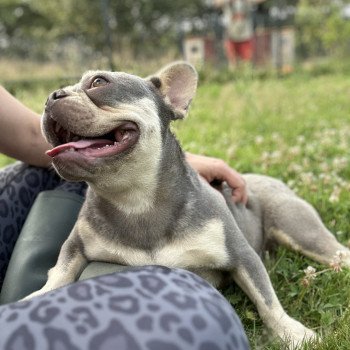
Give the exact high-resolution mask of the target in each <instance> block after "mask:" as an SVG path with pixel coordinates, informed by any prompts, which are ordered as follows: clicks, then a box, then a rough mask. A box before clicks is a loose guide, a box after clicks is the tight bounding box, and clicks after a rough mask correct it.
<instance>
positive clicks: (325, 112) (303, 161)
mask: <svg viewBox="0 0 350 350" xmlns="http://www.w3.org/2000/svg"><path fill="white" fill-rule="evenodd" d="M332 73H333V74H324V75H322V74H319V75H316V76H312V75H311V74H305V75H303V74H300V73H299V74H295V75H291V76H289V77H285V78H282V79H278V78H276V77H273V76H271V77H267V78H266V79H262V78H250V77H249V76H244V77H241V78H240V79H239V78H235V79H234V80H233V81H232V82H230V81H227V79H226V80H225V79H224V81H225V83H221V84H220V83H218V82H217V83H215V82H209V81H205V82H204V83H202V84H201V85H200V87H199V90H198V95H197V97H196V99H195V100H194V102H193V105H192V109H191V112H190V115H189V117H188V118H187V119H186V120H184V121H182V122H176V124H174V126H173V128H174V130H175V132H176V134H177V135H178V138H179V139H180V141H181V143H182V144H183V146H184V148H185V150H187V151H190V152H194V153H201V154H206V155H210V156H216V157H220V158H222V159H224V160H226V161H227V162H228V163H229V164H230V165H231V166H232V167H234V168H235V169H237V170H238V171H240V172H256V173H261V174H268V175H271V176H275V177H278V178H280V179H282V180H284V181H285V182H287V183H288V184H289V185H290V186H291V187H292V188H293V189H294V190H295V191H296V192H297V193H298V194H299V195H300V196H302V197H303V198H305V199H306V200H308V201H309V202H310V203H312V204H313V205H314V206H315V207H316V209H317V210H318V212H319V213H320V215H321V216H322V218H323V220H324V222H325V224H326V226H327V227H328V228H329V229H330V230H331V231H332V232H334V234H335V235H336V236H337V238H338V239H339V240H340V241H341V242H343V243H344V244H348V241H349V239H350V215H349V214H350V195H349V193H350V152H349V150H350V115H349V111H350V99H349V95H350V81H349V79H347V77H344V76H343V75H342V74H340V73H339V74H337V73H334V72H332ZM216 81H218V80H216ZM12 91H14V92H15V93H16V95H17V97H18V98H19V99H21V100H22V101H23V102H24V103H25V104H27V105H28V106H29V107H31V108H33V109H34V110H36V111H37V112H41V111H42V108H43V105H44V102H45V100H46V96H47V95H48V93H49V91H47V88H46V87H40V86H39V87H37V86H36V87H35V88H30V89H29V88H28V89H26V88H22V89H19V88H18V85H16V86H14V87H13V88H12ZM6 161H7V160H6ZM3 162H4V158H0V165H1V164H4V163H3ZM266 265H267V268H268V271H269V273H270V276H271V279H272V282H273V285H274V286H275V289H276V291H277V294H278V297H279V298H280V301H281V303H282V305H283V306H284V307H285V309H286V310H287V312H288V313H289V314H290V315H291V316H292V317H294V318H296V319H298V320H299V321H301V322H302V323H304V324H305V325H306V326H308V327H311V328H313V329H314V330H316V331H317V332H318V334H320V335H322V342H320V343H318V344H313V345H307V346H305V349H318V350H332V349H344V350H345V349H349V348H350V326H349V324H350V311H349V301H350V272H349V270H343V271H342V272H339V273H335V272H333V271H328V272H325V273H323V274H321V275H320V276H318V277H317V278H316V279H315V280H313V281H312V283H311V284H310V285H309V286H308V287H305V286H303V285H302V284H301V281H302V279H303V276H304V272H303V270H304V269H305V268H306V267H307V266H309V265H312V266H314V267H315V268H316V269H317V270H318V271H319V270H322V269H324V268H325V267H324V266H321V265H319V264H316V263H314V262H313V261H311V260H309V259H307V258H304V257H303V256H301V255H299V254H296V253H292V252H289V251H287V250H285V249H283V248H279V249H278V250H277V252H275V253H273V254H270V256H269V258H268V259H267V260H266ZM223 292H224V294H225V296H226V297H227V298H228V300H229V301H230V302H231V303H232V305H234V307H235V308H236V310H237V312H238V313H239V316H240V317H241V319H242V321H243V324H244V326H245V329H246V331H247V334H248V336H249V339H250V342H251V346H252V348H253V349H284V348H285V347H284V346H283V345H281V344H280V343H278V341H271V339H270V338H269V337H268V336H267V334H266V332H265V330H264V328H263V326H262V323H261V321H260V319H259V317H258V315H257V313H256V310H255V308H254V306H253V305H252V303H251V302H250V301H249V300H248V299H247V297H246V296H245V295H244V294H243V293H242V292H240V291H239V290H238V289H237V288H235V287H233V286H232V287H231V288H229V289H228V290H225V291H223Z"/></svg>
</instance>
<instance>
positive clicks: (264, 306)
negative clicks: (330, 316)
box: [233, 247, 315, 348]
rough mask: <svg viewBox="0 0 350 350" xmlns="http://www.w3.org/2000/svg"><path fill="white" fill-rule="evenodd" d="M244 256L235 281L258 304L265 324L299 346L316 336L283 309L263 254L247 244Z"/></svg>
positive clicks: (290, 344) (285, 339)
mask: <svg viewBox="0 0 350 350" xmlns="http://www.w3.org/2000/svg"><path fill="white" fill-rule="evenodd" d="M241 253H242V257H243V259H242V260H241V261H240V264H239V266H238V267H237V268H235V269H234V270H233V278H234V280H235V282H236V283H237V284H238V285H239V286H240V287H241V288H242V290H243V291H244V292H245V293H246V294H247V295H248V297H249V298H250V299H251V300H252V302H253V303H254V304H255V305H256V307H257V309H258V312H259V315H260V316H261V318H262V320H263V322H264V323H265V325H266V326H267V327H268V328H269V329H270V330H271V331H272V332H273V333H274V334H276V335H278V336H279V337H280V338H282V339H283V340H284V341H286V342H287V343H288V344H289V347H290V348H295V347H297V346H298V345H300V344H301V343H302V342H303V341H305V340H310V339H313V338H315V333H314V332H313V331H311V330H310V329H308V328H306V327H305V326H303V325H302V324H301V323H300V322H298V321H296V320H295V319H293V318H291V317H290V316H288V315H287V313H286V312H285V311H284V309H283V308H282V306H281V304H280V302H279V301H278V298H277V296H276V294H275V292H274V290H273V287H272V285H271V281H270V278H269V276H268V274H267V271H266V269H265V266H264V265H263V263H262V261H261V259H260V258H259V256H258V255H257V254H256V253H255V251H254V250H253V249H252V248H250V247H247V248H246V249H244V251H242V252H241Z"/></svg>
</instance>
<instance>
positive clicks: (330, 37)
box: [296, 0, 350, 57]
mask: <svg viewBox="0 0 350 350" xmlns="http://www.w3.org/2000/svg"><path fill="white" fill-rule="evenodd" d="M349 3H350V1H349V0H337V1H334V0H333V1H324V0H300V1H299V5H298V11H297V14H296V26H297V35H298V36H297V45H298V53H299V55H300V56H301V57H313V56H319V55H326V54H327V55H336V56H344V55H348V54H349V50H350V43H349V38H350V21H349V20H347V19H345V18H344V17H343V16H342V9H343V8H344V7H345V5H346V4H349Z"/></svg>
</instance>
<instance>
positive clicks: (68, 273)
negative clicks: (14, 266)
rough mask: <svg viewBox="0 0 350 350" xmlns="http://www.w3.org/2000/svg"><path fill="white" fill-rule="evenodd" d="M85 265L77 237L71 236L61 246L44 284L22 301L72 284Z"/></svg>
mask: <svg viewBox="0 0 350 350" xmlns="http://www.w3.org/2000/svg"><path fill="white" fill-rule="evenodd" d="M86 265H87V259H86V257H85V256H84V250H83V246H82V243H81V240H80V238H79V236H78V235H74V234H71V235H70V236H69V238H68V239H67V240H66V241H65V242H64V244H63V245H62V248H61V251H60V253H59V256H58V260H57V263H56V265H55V266H54V267H53V268H52V269H50V270H49V272H48V279H47V282H46V284H45V285H44V286H43V287H42V288H41V289H40V290H38V291H36V292H34V293H32V294H30V295H28V296H27V297H26V298H24V299H30V298H32V297H34V296H37V295H41V294H44V293H46V292H49V291H51V290H53V289H56V288H59V287H62V286H65V285H67V284H69V283H72V282H74V281H75V280H76V278H77V277H78V276H79V273H80V272H81V271H82V270H83V268H84V267H85V266H86Z"/></svg>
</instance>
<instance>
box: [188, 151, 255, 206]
mask: <svg viewBox="0 0 350 350" xmlns="http://www.w3.org/2000/svg"><path fill="white" fill-rule="evenodd" d="M186 160H187V162H188V163H189V164H190V165H191V166H192V168H193V169H195V170H196V171H197V172H198V173H199V175H201V176H202V177H203V178H204V179H205V180H207V181H208V182H209V183H210V182H212V181H214V180H218V181H226V182H227V184H228V185H229V186H230V187H231V188H232V198H233V200H234V202H236V203H237V202H242V203H243V204H247V201H248V195H247V189H246V183H245V181H244V179H243V177H242V176H241V175H240V174H239V173H238V172H237V171H235V170H234V169H232V168H230V167H229V166H228V165H227V164H226V163H225V162H224V161H223V160H221V159H217V158H211V157H205V156H200V155H196V154H191V153H186Z"/></svg>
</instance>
